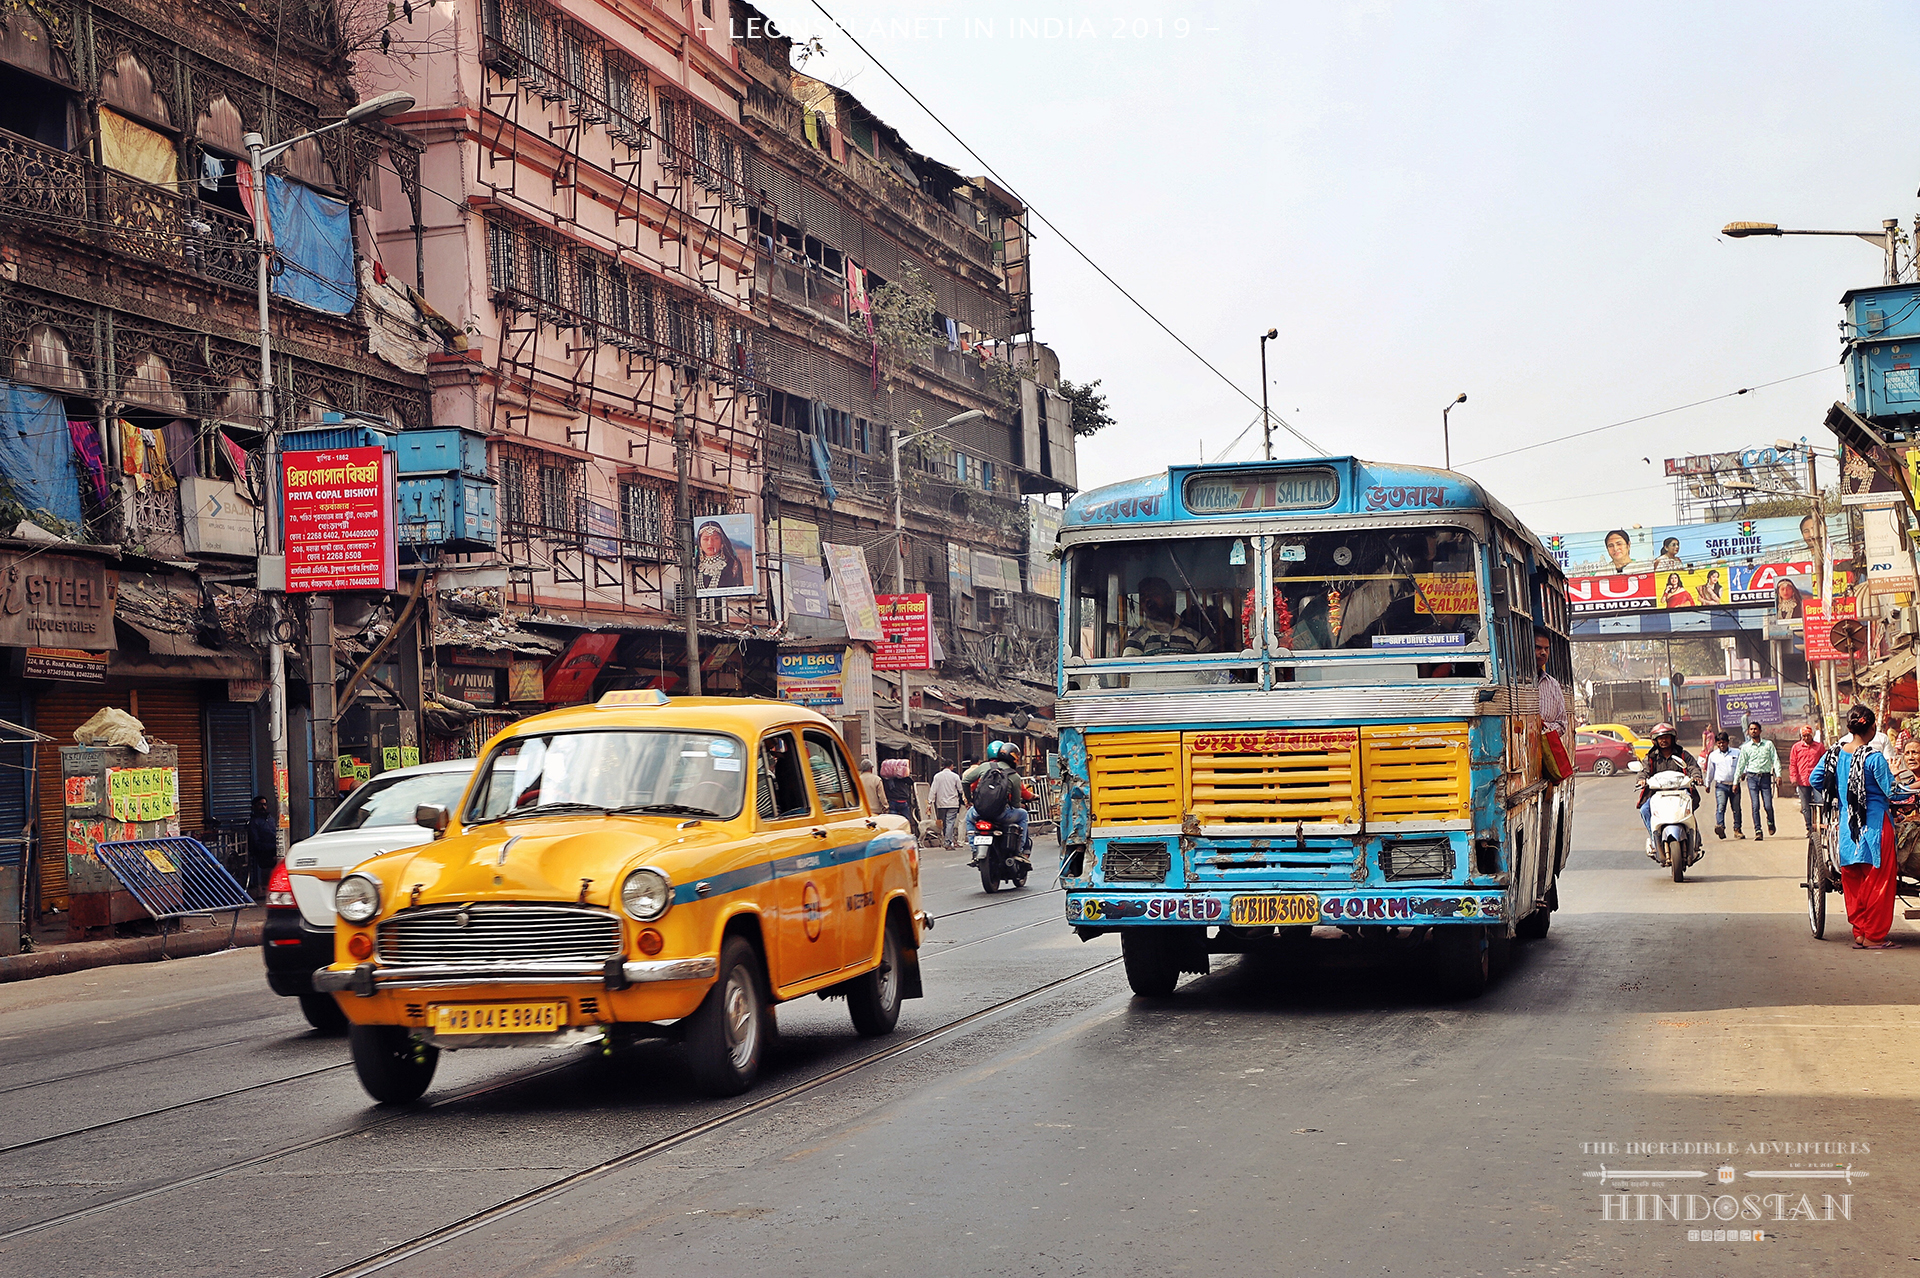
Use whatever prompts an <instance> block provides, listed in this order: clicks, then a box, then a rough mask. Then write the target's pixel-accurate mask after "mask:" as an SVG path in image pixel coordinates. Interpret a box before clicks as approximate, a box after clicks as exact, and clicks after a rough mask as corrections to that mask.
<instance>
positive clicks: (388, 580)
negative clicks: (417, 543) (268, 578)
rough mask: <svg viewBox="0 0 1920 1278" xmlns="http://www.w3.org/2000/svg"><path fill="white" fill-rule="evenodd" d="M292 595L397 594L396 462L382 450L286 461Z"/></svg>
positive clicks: (295, 456) (301, 455) (296, 455)
mask: <svg viewBox="0 0 1920 1278" xmlns="http://www.w3.org/2000/svg"><path fill="white" fill-rule="evenodd" d="M280 464H281V475H282V479H283V482H284V485H285V487H284V490H283V491H284V492H285V494H286V505H285V514H284V517H283V519H284V524H285V528H286V552H287V591H288V593H289V594H299V593H307V594H311V593H315V592H319V591H330V590H392V589H393V588H394V586H395V584H396V582H395V577H396V568H395V562H394V543H395V538H394V518H395V515H394V495H393V455H392V454H391V453H388V452H387V451H386V450H385V449H384V448H377V447H375V448H339V449H330V450H326V451H320V452H292V453H283V454H281V459H280Z"/></svg>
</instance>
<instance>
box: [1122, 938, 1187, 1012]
mask: <svg viewBox="0 0 1920 1278" xmlns="http://www.w3.org/2000/svg"><path fill="white" fill-rule="evenodd" d="M1120 957H1121V959H1122V960H1123V961H1124V962H1125V963H1126V967H1127V984H1128V985H1130V986H1132V987H1133V992H1134V993H1135V994H1138V995H1139V996H1140V997H1141V998H1166V997H1167V996H1168V995H1170V994H1172V993H1173V987H1174V986H1175V985H1177V984H1179V983H1180V964H1179V961H1178V960H1177V959H1176V958H1175V957H1174V954H1173V947H1172V946H1171V945H1168V944H1167V942H1166V940H1165V938H1163V937H1161V936H1160V935H1159V934H1158V932H1157V931H1156V929H1154V928H1146V927H1130V928H1126V929H1124V930H1123V931H1122V932H1121V933H1120Z"/></svg>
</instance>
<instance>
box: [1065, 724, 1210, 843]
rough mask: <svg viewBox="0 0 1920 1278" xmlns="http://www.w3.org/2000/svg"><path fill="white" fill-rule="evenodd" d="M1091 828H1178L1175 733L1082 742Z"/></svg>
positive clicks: (1180, 791) (1182, 789) (1181, 803)
mask: <svg viewBox="0 0 1920 1278" xmlns="http://www.w3.org/2000/svg"><path fill="white" fill-rule="evenodd" d="M1087 770H1088V773H1089V774H1090V775H1089V779H1090V780H1091V781H1092V783H1093V822H1094V824H1095V825H1178V824H1179V823H1180V818H1181V814H1182V813H1184V812H1185V810H1186V786H1185V785H1184V784H1183V782H1184V780H1185V778H1184V777H1183V776H1182V775H1181V769H1180V734H1179V733H1178V732H1118V733H1114V734H1112V735H1104V734H1103V735H1097V736H1090V737H1088V738H1087Z"/></svg>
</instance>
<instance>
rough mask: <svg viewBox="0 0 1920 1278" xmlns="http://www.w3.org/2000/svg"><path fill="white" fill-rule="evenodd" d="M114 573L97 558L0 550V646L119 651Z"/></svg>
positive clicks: (116, 579) (43, 552)
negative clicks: (112, 649)
mask: <svg viewBox="0 0 1920 1278" xmlns="http://www.w3.org/2000/svg"><path fill="white" fill-rule="evenodd" d="M118 593H119V575H118V574H117V573H114V572H110V571H109V570H108V569H107V567H106V566H105V565H104V564H102V563H101V562H100V561H99V560H98V559H86V558H82V557H80V556H78V555H62V554H57V553H55V552H52V551H36V552H33V553H30V554H21V553H18V552H15V551H10V550H9V551H0V648H34V647H39V646H41V645H43V644H44V645H48V646H56V645H57V646H62V647H64V646H66V645H69V644H71V645H73V646H74V647H77V648H82V649H87V650H91V651H100V650H103V649H110V648H118V647H119V646H120V645H119V642H118V641H117V640H116V639H115V638H114V634H113V605H114V599H115V597H116V596H117V595H118Z"/></svg>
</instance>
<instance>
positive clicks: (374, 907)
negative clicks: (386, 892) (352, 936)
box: [333, 874, 380, 923]
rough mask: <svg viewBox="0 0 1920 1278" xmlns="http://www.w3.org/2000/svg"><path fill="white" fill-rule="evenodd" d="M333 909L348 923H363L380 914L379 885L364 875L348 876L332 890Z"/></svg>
mask: <svg viewBox="0 0 1920 1278" xmlns="http://www.w3.org/2000/svg"><path fill="white" fill-rule="evenodd" d="M333 908H334V910H335V911H337V912H338V913H339V915H340V917H341V918H343V919H345V920H346V921H347V922H349V923H365V922H366V921H367V920H368V919H370V918H372V917H373V916H374V915H376V914H378V913H379V912H380V884H379V883H378V882H376V881H375V880H373V879H371V878H368V877H367V876H366V875H364V874H349V875H348V876H347V877H346V878H344V879H341V880H340V886H339V887H337V888H335V889H334V890H333Z"/></svg>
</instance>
